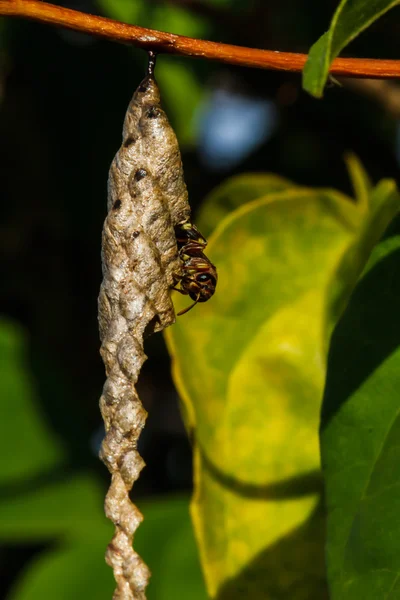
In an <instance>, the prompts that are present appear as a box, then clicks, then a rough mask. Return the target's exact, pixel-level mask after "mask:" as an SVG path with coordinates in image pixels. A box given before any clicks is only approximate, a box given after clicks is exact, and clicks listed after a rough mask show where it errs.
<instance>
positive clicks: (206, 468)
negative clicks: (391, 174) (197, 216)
mask: <svg viewBox="0 0 400 600" xmlns="http://www.w3.org/2000/svg"><path fill="white" fill-rule="evenodd" d="M370 196H371V197H370V198H369V201H368V209H367V210H366V209H365V206H362V205H361V204H356V203H353V202H352V201H351V200H350V199H349V198H347V197H345V196H343V195H341V194H339V193H337V192H334V191H332V190H316V191H313V190H306V189H301V188H298V189H296V188H290V189H289V190H287V191H285V192H278V193H276V194H275V195H274V194H270V195H268V196H267V197H265V198H262V199H260V200H255V201H253V202H249V203H247V204H245V205H243V206H241V207H240V208H238V209H237V210H235V211H234V212H233V213H231V214H230V215H228V217H227V218H225V220H224V221H223V222H222V223H221V224H220V226H219V227H218V228H217V230H216V232H215V234H214V235H213V236H212V237H211V238H210V244H209V247H208V248H207V254H208V255H209V256H210V259H211V260H212V262H213V263H214V264H216V265H217V267H218V273H219V281H218V287H217V291H216V294H215V296H214V297H213V298H212V299H211V300H210V301H209V302H207V303H206V304H204V305H200V306H197V307H196V309H194V310H192V311H191V312H190V313H188V314H187V315H185V316H183V317H182V318H180V319H179V320H178V322H177V324H176V325H175V326H174V327H173V328H171V329H170V330H169V331H168V332H167V336H166V337H167V343H168V346H169V349H170V353H171V355H172V357H173V373H174V378H175V382H176V385H177V387H178V389H179V392H180V395H181V398H182V400H183V403H184V411H185V415H186V424H187V426H188V428H189V430H190V431H191V433H192V436H193V438H194V442H195V486H196V488H195V495H194V499H193V502H192V518H193V521H194V525H195V529H196V537H197V540H198V543H199V548H200V555H201V559H202V565H203V570H204V573H205V577H206V582H207V587H208V591H209V593H210V595H211V596H212V597H215V596H216V595H217V594H222V593H226V594H227V596H226V597H229V598H230V599H232V600H234V599H235V598H239V597H240V598H242V597H243V595H244V596H247V597H250V596H249V594H251V597H252V598H256V599H257V598H260V599H261V598H264V597H265V595H266V593H269V594H270V595H271V597H278V596H281V597H288V598H292V597H293V590H294V589H295V587H296V581H299V579H301V578H302V577H303V576H304V573H306V574H307V576H308V577H307V578H306V579H307V582H308V583H307V585H305V587H304V590H303V595H302V596H299V597H301V598H305V599H308V600H311V599H314V598H315V599H316V600H317V599H318V600H321V598H323V597H324V593H325V592H324V591H323V590H324V583H323V577H324V576H323V565H322V560H320V561H318V560H317V558H316V557H318V556H320V555H321V554H322V553H323V548H322V536H321V535H319V537H318V536H317V538H318V539H317V541H316V538H315V529H314V528H313V527H310V528H307V527H306V523H307V522H310V521H311V522H312V520H313V518H312V515H313V514H314V513H315V511H316V507H317V505H318V502H319V480H318V474H317V473H318V467H319V447H318V434H317V431H318V422H319V411H320V403H321V399H322V394H323V388H324V383H325V374H326V366H325V365H326V359H327V348H328V344H329V338H330V334H331V331H332V329H333V326H334V324H335V322H336V319H337V317H338V315H339V314H340V312H341V310H342V309H343V305H344V302H345V299H347V298H348V295H349V293H350V291H351V289H352V288H353V287H354V285H355V282H356V280H357V278H358V276H359V274H360V272H361V271H362V269H363V267H364V264H365V262H366V260H367V258H368V256H369V253H370V251H371V248H372V245H373V244H374V243H375V241H376V237H377V236H380V235H381V233H382V231H383V230H384V229H385V227H386V225H387V222H388V221H389V220H390V218H391V217H392V216H393V214H394V213H395V212H396V211H397V210H398V207H399V197H398V194H397V192H396V190H395V186H394V184H393V183H392V182H390V185H389V183H388V182H387V183H385V182H383V184H381V186H378V188H377V189H375V190H373V191H372V192H371V195H370ZM176 304H177V308H178V309H181V308H183V307H184V306H186V305H187V300H186V302H185V299H184V298H181V297H179V298H176ZM299 530H302V531H303V535H302V536H299V535H298V532H299ZM304 532H305V533H304ZM313 536H314V537H313ZM285 542H286V544H287V545H288V546H289V548H290V550H288V553H289V555H291V552H292V553H293V554H292V556H293V561H292V560H290V561H289V563H286V562H285V561H279V560H276V558H275V559H274V556H275V554H274V552H273V548H276V547H280V548H282V547H283V546H284V545H285ZM310 547H313V551H312V552H310V557H309V561H308V562H307V561H305V559H304V555H305V554H306V555H307V553H308V548H310ZM305 563H306V564H305ZM226 590H229V593H228V592H227V591H226Z"/></svg>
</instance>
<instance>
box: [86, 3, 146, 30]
mask: <svg viewBox="0 0 400 600" xmlns="http://www.w3.org/2000/svg"><path fill="white" fill-rule="evenodd" d="M97 4H98V5H99V7H100V9H101V10H102V11H103V12H104V13H105V14H106V15H109V16H110V17H112V18H113V19H117V20H118V21H123V22H124V23H132V24H133V25H139V24H141V23H139V21H140V16H141V14H142V11H143V0H97Z"/></svg>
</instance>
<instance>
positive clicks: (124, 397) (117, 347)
mask: <svg viewBox="0 0 400 600" xmlns="http://www.w3.org/2000/svg"><path fill="white" fill-rule="evenodd" d="M154 58H155V57H154V55H153V54H150V61H149V71H148V75H147V77H145V79H144V80H143V81H142V82H141V84H140V85H139V87H138V88H137V90H136V92H135V94H134V96H133V98H132V100H131V102H130V104H129V107H128V110H127V113H126V116H125V122H124V127H123V134H122V140H123V141H122V146H121V148H120V149H119V150H118V152H117V154H116V156H115V158H114V160H113V162H112V164H111V168H110V173H109V180H108V215H107V217H106V220H105V223H104V228H103V239H102V264H103V282H102V284H101V289H100V295H99V325H100V337H101V341H102V346H101V356H102V358H103V360H104V364H105V368H106V375H107V380H106V382H105V385H104V388H103V394H102V396H101V398H100V409H101V413H102V416H103V419H104V424H105V430H106V435H105V438H104V440H103V444H102V448H101V451H100V457H101V459H102V460H103V462H104V463H105V464H106V465H107V467H108V469H109V471H110V473H111V485H110V488H109V490H108V493H107V496H106V499H105V512H106V515H107V517H108V518H109V519H111V521H112V522H113V523H114V525H115V534H114V537H113V539H112V541H111V543H110V544H109V546H108V549H107V554H106V560H107V562H108V564H109V565H110V566H111V567H112V568H113V570H114V576H115V579H116V582H117V587H116V590H115V593H114V600H116V599H118V600H133V599H135V600H136V599H138V600H143V599H145V597H146V596H145V588H146V585H147V583H148V579H149V576H150V572H149V570H148V568H147V566H146V565H145V564H144V562H143V561H142V559H141V558H140V557H139V556H138V554H137V553H136V552H135V551H134V550H133V547H132V541H133V535H134V532H135V531H136V528H137V527H138V525H139V523H140V522H141V521H142V518H143V517H142V515H141V513H140V511H139V510H138V509H137V508H136V507H135V505H134V504H132V502H131V501H130V499H129V492H130V490H131V488H132V485H133V483H134V481H136V479H137V478H138V477H139V473H140V471H141V469H142V468H143V466H144V462H143V460H142V458H141V456H140V455H139V453H138V451H137V442H138V438H139V435H140V432H141V431H142V429H143V426H144V423H145V420H146V416H147V413H146V411H145V409H144V408H143V406H142V404H141V402H140V399H139V397H138V395H137V392H136V389H135V385H136V382H137V380H138V377H139V373H140V369H141V366H142V364H143V363H144V361H145V360H146V356H145V354H144V351H143V338H144V336H147V335H148V334H150V333H153V332H155V331H161V330H162V329H164V328H165V327H168V325H171V324H172V323H174V321H175V314H174V309H173V305H172V302H171V298H170V289H171V287H172V286H173V284H174V274H176V273H179V272H180V270H181V263H180V259H179V257H178V252H177V245H176V238H175V234H174V226H175V225H176V224H178V223H179V222H181V221H183V220H185V219H187V218H188V217H189V215H190V208H189V205H188V198H187V190H186V185H185V182H184V179H183V170H182V162H181V156H180V152H179V147H178V142H177V139H176V136H175V134H174V132H173V130H172V128H171V126H170V124H169V122H168V119H167V117H166V115H165V113H164V111H163V110H162V108H161V104H160V93H159V90H158V87H157V83H156V81H155V79H154V75H153V73H154Z"/></svg>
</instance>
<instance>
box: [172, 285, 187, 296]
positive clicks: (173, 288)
mask: <svg viewBox="0 0 400 600" xmlns="http://www.w3.org/2000/svg"><path fill="white" fill-rule="evenodd" d="M171 290H175V292H179V293H180V294H183V295H184V296H187V295H188V292H185V291H184V290H181V289H180V288H177V287H172V288H171Z"/></svg>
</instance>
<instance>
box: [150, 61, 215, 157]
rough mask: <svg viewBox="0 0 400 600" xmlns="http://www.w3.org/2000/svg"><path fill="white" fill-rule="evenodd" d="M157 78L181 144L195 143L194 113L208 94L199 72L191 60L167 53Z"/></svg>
mask: <svg viewBox="0 0 400 600" xmlns="http://www.w3.org/2000/svg"><path fill="white" fill-rule="evenodd" d="M157 81H158V83H159V85H160V89H161V90H162V96H163V104H164V105H165V108H166V109H167V111H168V117H169V119H170V120H171V123H172V125H173V127H174V130H175V132H176V135H177V137H178V140H179V142H180V144H182V145H184V144H191V143H193V142H194V139H195V133H196V132H195V123H194V119H193V115H194V113H195V110H196V107H197V106H198V105H199V104H200V101H201V99H202V98H203V96H204V86H203V85H201V83H200V80H199V77H198V75H197V74H196V72H195V71H194V70H192V69H191V68H190V67H189V65H188V64H187V62H185V63H183V62H182V61H181V60H179V59H178V58H176V57H174V58H171V57H168V56H163V57H162V58H160V59H158V62H157ZM182 90H184V93H181V92H182Z"/></svg>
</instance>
